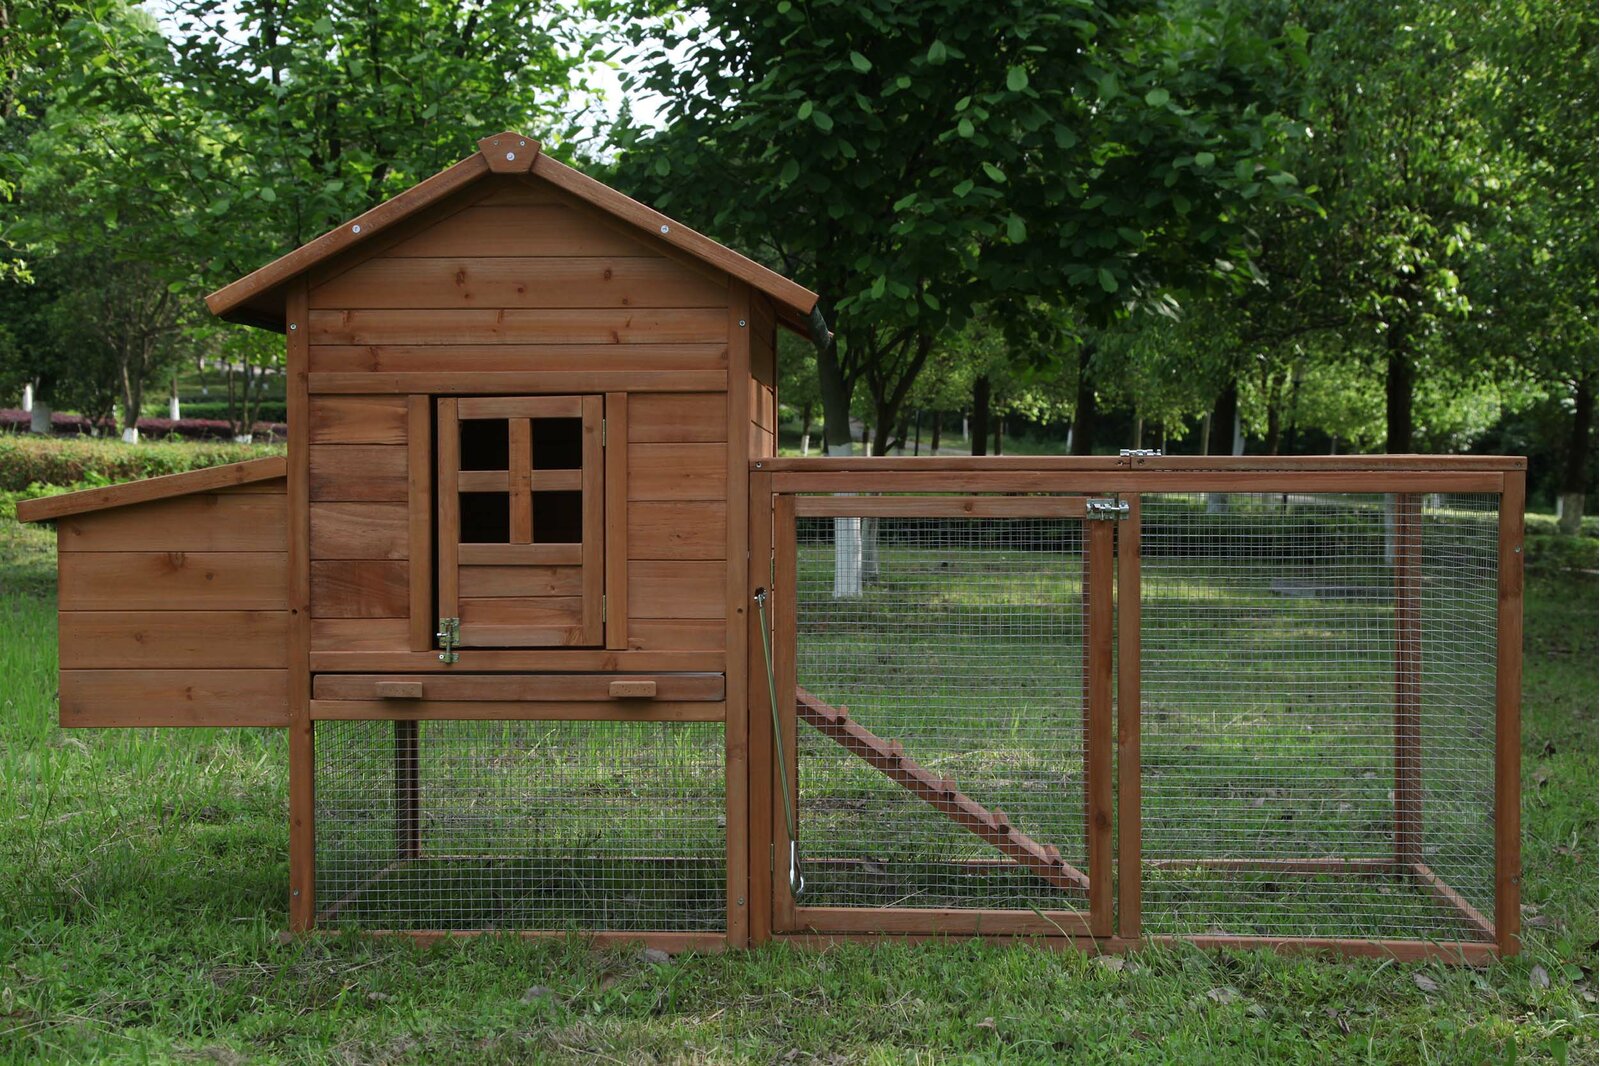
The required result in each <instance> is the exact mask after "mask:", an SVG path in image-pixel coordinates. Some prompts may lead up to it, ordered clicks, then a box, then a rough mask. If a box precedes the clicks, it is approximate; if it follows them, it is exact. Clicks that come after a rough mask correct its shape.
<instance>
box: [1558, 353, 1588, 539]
mask: <svg viewBox="0 0 1600 1066" xmlns="http://www.w3.org/2000/svg"><path fill="white" fill-rule="evenodd" d="M1572 399H1573V402H1574V404H1575V409H1574V410H1573V412H1572V434H1571V436H1569V437H1568V438H1567V454H1566V457H1565V459H1564V460H1563V461H1562V464H1561V491H1560V494H1559V495H1558V496H1557V498H1556V511H1557V514H1558V517H1559V525H1558V527H1557V528H1559V529H1560V530H1561V532H1563V533H1577V532H1578V531H1579V529H1581V528H1582V526H1583V505H1584V489H1585V487H1586V486H1587V482H1588V479H1587V478H1586V477H1585V476H1584V474H1585V472H1586V470H1585V468H1586V467H1587V466H1588V465H1589V431H1590V429H1591V428H1592V427H1593V425H1594V374H1593V371H1587V372H1585V373H1583V374H1581V375H1579V377H1578V387H1577V389H1576V391H1575V392H1574V394H1573V397H1572Z"/></svg>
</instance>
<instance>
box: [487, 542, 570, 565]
mask: <svg viewBox="0 0 1600 1066" xmlns="http://www.w3.org/2000/svg"><path fill="white" fill-rule="evenodd" d="M455 561H456V562H457V563H459V564H460V565H461V566H581V565H583V550H582V549H581V548H580V547H579V546H578V545H576V544H462V545H460V546H459V547H457V548H456V558H455Z"/></svg>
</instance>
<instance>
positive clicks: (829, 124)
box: [811, 111, 833, 133]
mask: <svg viewBox="0 0 1600 1066" xmlns="http://www.w3.org/2000/svg"><path fill="white" fill-rule="evenodd" d="M811 121H812V122H813V123H815V124H816V127H817V129H819V130H821V131H822V132H823V133H827V132H828V131H829V130H831V129H833V119H831V118H829V117H828V113H827V112H826V111H813V112H811Z"/></svg>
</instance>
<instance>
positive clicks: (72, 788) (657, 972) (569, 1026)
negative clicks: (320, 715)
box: [0, 520, 1597, 1066]
mask: <svg viewBox="0 0 1600 1066" xmlns="http://www.w3.org/2000/svg"><path fill="white" fill-rule="evenodd" d="M1547 544H1548V545H1549V546H1551V548H1552V549H1553V550H1551V551H1550V552H1549V553H1547V554H1546V555H1545V556H1544V558H1541V553H1543V552H1544V547H1545V546H1546V545H1547ZM1593 558H1594V542H1593V540H1592V539H1590V540H1587V541H1586V542H1579V543H1577V544H1575V545H1574V544H1572V543H1569V542H1560V543H1559V544H1558V543H1557V541H1556V539H1555V538H1553V537H1550V538H1545V537H1541V538H1538V539H1532V540H1531V543H1530V557H1529V574H1530V578H1529V584H1528V595H1527V643H1526V649H1527V662H1526V672H1525V710H1524V738H1523V749H1524V778H1525V791H1524V801H1523V813H1524V856H1525V883H1524V888H1523V892H1524V900H1525V904H1526V906H1525V913H1524V917H1525V922H1526V924H1527V926H1528V929H1527V943H1526V950H1525V952H1524V954H1523V955H1522V956H1521V957H1520V958H1518V959H1515V960H1512V961H1509V962H1506V963H1503V964H1499V965H1495V966H1492V967H1489V968H1487V969H1485V970H1481V971H1479V970H1469V969H1459V968H1458V969H1452V968H1448V967H1440V966H1435V965H1424V966H1418V965H1398V964H1394V963H1389V962H1377V961H1340V960H1318V959H1304V958H1300V959H1293V958H1280V957H1277V956H1275V955H1271V954H1267V953H1243V954H1218V953H1211V954H1207V953H1203V952H1200V951H1197V950H1194V949H1188V948H1178V949H1172V950H1150V951H1146V952H1143V953H1141V954H1139V955H1137V956H1134V957H1131V958H1129V959H1127V960H1125V961H1122V960H1097V959H1091V958H1087V957H1084V956H1082V955H1079V954H1076V953H1064V954H1054V953H1051V952H1047V951H1039V950H1036V949H1033V948H1030V947H1026V946H1017V947H1005V948H994V947H983V946H979V945H975V944H970V943H961V942H952V943H944V944H938V945H924V946H884V947H856V946H850V947H841V948H837V949H833V950H829V951H806V950H796V949H789V948H785V947H769V948H764V949H760V950H756V951H752V952H748V953H735V954H729V955H725V956H686V957H680V958H677V959H674V960H672V961H671V962H667V963H661V962H655V961H651V960H649V959H647V958H645V957H643V956H642V955H641V954H640V953H638V952H637V951H634V950H628V949H616V950H604V951H601V950H591V949H590V948H589V947H588V946H586V945H585V944H584V943H583V942H582V941H581V940H577V939H572V940H565V941H556V942H542V943H524V942H522V941H520V940H516V939H514V938H498V937H487V938H480V939H476V940H472V941H467V942H461V943H440V944H437V945H434V946H431V947H427V948H422V947H417V946H414V945H412V944H410V943H407V942H397V941H394V940H373V939H363V938H359V937H330V938H317V939H303V940H299V941H295V942H283V941H282V940H280V939H279V937H278V935H277V934H278V931H279V930H280V929H282V928H283V927H284V925H285V923H286V913H285V905H286V892H285V887H284V886H285V884H286V882H287V869H286V863H285V854H286V844H287V840H286V832H285V828H284V810H285V805H286V801H285V790H284V776H283V765H284V755H285V744H284V739H283V737H282V735H281V734H280V733H277V732H274V731H265V730H259V731H258V730H224V731H206V730H170V731H159V732H158V731H139V730H135V731H83V732H71V733H68V732H63V731H61V730H60V729H58V728H57V727H56V726H55V724H54V717H55V706H54V687H55V641H54V636H53V634H54V619H53V586H54V581H53V572H52V570H53V565H52V563H53V560H52V553H51V548H50V544H49V538H48V535H47V534H45V533H43V532H41V531H39V530H35V529H32V528H23V527H18V526H17V525H15V524H14V523H12V522H10V521H6V520H0V622H3V623H4V625H5V633H6V635H7V637H6V640H5V641H4V642H3V643H0V679H3V685H0V826H4V829H3V830H0V1061H49V1062H68V1061H88V1060H109V1061H136V1062H146V1061H158V1062H171V1061H180V1062H193V1061H200V1062H227V1063H235V1062H257V1061H259V1062H278V1061H305V1062H321V1061H330V1060H331V1061H342V1062H450V1061H461V1062H468V1061H470V1062H475V1063H476V1062H490V1063H493V1062H522V1061H584V1062H588V1061H623V1062H648V1061H662V1060H666V1061H692V1062H699V1061H750V1062H773V1061H778V1062H813V1061H825V1062H858V1061H867V1062H934V1061H996V1060H1003V1061H1017V1062H1029V1061H1048V1060H1060V1059H1064V1058H1067V1057H1069V1056H1070V1057H1072V1058H1074V1059H1081V1060H1088V1061H1114V1060H1121V1059H1126V1058H1133V1059H1139V1060H1144V1061H1160V1060H1165V1061H1181V1062H1241V1061H1244V1062H1279V1061H1288V1062H1308V1063H1318V1064H1319V1066H1320V1064H1322V1063H1328V1062H1335V1063H1344V1062H1351V1063H1355V1062H1440V1063H1454V1062H1485V1061H1494V1062H1505V1061H1550V1062H1567V1061H1578V1062H1581V1061H1593V1060H1594V1058H1595V1055H1596V1052H1597V1043H1596V1015H1595V1005H1594V991H1595V972H1594V971H1595V951H1596V891H1595V880H1596V879H1595V870H1596V856H1595V849H1596V784H1597V767H1596V683H1595V663H1596V639H1595V618H1596V610H1597V602H1596V590H1595V581H1594V579H1593V577H1592V576H1591V575H1586V574H1582V573H1578V572H1576V571H1574V570H1573V569H1571V567H1570V566H1569V565H1567V563H1566V561H1570V560H1573V559H1576V560H1579V561H1587V567H1585V569H1588V568H1592V567H1593ZM1547 559H1551V560H1555V562H1548V563H1547V561H1546V560H1547ZM1180 576H1181V575H1180V574H1174V578H1175V579H1176V578H1178V577H1180ZM1185 588H1188V591H1187V592H1184V593H1183V594H1184V595H1185V596H1189V597H1191V598H1192V597H1195V596H1201V597H1202V598H1203V596H1204V595H1209V593H1203V592H1202V591H1200V590H1195V589H1193V588H1189V587H1188V585H1187V584H1186V583H1185V582H1183V581H1179V580H1175V581H1174V590H1175V591H1180V590H1183V589H1185ZM863 713H865V710H864V709H863ZM1247 809H1250V808H1247Z"/></svg>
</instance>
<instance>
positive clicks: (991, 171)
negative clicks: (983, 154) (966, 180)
mask: <svg viewBox="0 0 1600 1066" xmlns="http://www.w3.org/2000/svg"><path fill="white" fill-rule="evenodd" d="M983 172H984V173H985V174H987V175H989V180H990V181H993V182H996V183H1003V182H1004V181H1005V180H1006V175H1005V171H1003V170H1001V169H1000V168H999V167H997V166H995V165H994V164H993V163H985V164H983Z"/></svg>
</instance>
